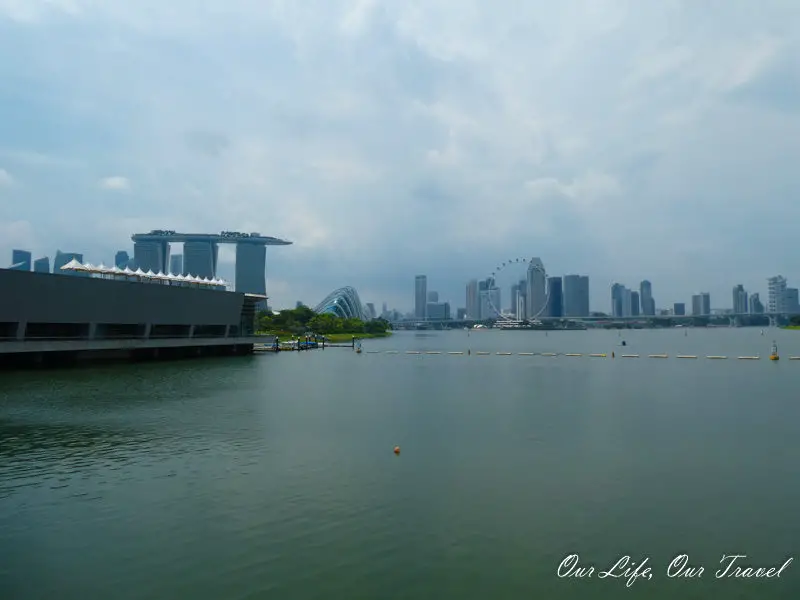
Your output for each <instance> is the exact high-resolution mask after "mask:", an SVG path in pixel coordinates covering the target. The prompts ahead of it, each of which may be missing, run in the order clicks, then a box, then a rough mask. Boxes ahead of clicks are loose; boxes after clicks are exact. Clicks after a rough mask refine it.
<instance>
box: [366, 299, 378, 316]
mask: <svg viewBox="0 0 800 600" xmlns="http://www.w3.org/2000/svg"><path fill="white" fill-rule="evenodd" d="M364 309H365V310H364V314H366V315H367V318H368V319H374V318H375V317H377V316H378V315H377V314H376V313H375V305H374V304H373V303H372V302H367V303H366V304H365V305H364Z"/></svg>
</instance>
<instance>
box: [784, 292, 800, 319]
mask: <svg viewBox="0 0 800 600" xmlns="http://www.w3.org/2000/svg"><path fill="white" fill-rule="evenodd" d="M785 308H786V312H787V313H789V314H792V315H796V314H800V302H799V301H798V294H797V288H786V299H785Z"/></svg>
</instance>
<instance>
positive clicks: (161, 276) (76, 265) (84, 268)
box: [61, 258, 227, 287]
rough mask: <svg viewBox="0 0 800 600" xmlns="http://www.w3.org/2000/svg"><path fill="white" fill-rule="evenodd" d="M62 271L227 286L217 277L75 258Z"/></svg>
mask: <svg viewBox="0 0 800 600" xmlns="http://www.w3.org/2000/svg"><path fill="white" fill-rule="evenodd" d="M61 270H62V271H80V272H83V273H94V274H98V275H115V276H118V277H136V278H138V279H155V280H159V281H164V282H175V283H189V284H196V285H207V286H213V287H224V286H227V282H226V281H225V280H223V279H219V278H210V279H209V278H205V277H197V276H195V275H173V274H171V273H162V272H158V273H153V271H152V270H149V271H147V273H145V272H144V271H142V269H141V268H138V269H136V270H135V271H132V270H131V269H130V268H129V267H125V268H124V269H120V268H119V267H116V266H114V267H107V266H105V265H104V264H102V263H101V264H100V265H97V266H95V265H92V264H91V263H86V264H81V263H80V262H78V261H77V260H76V259H74V258H73V259H72V260H71V261H69V262H68V263H67V264H65V265H64V266H63V267H61Z"/></svg>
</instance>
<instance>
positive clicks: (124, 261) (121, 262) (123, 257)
mask: <svg viewBox="0 0 800 600" xmlns="http://www.w3.org/2000/svg"><path fill="white" fill-rule="evenodd" d="M130 262H131V257H130V255H128V253H127V252H126V251H125V250H120V251H119V252H117V253H116V254H115V255H114V264H115V265H116V266H117V268H118V269H124V268H125V267H127V266H128V264H129V263H130Z"/></svg>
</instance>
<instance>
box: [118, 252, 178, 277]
mask: <svg viewBox="0 0 800 600" xmlns="http://www.w3.org/2000/svg"><path fill="white" fill-rule="evenodd" d="M130 262H131V257H130V255H129V254H128V252H127V251H125V250H120V251H119V252H117V253H116V254H115V255H114V265H115V266H116V267H119V268H120V269H124V268H125V267H127V266H129V265H130ZM175 274H176V275H177V273H175Z"/></svg>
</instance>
